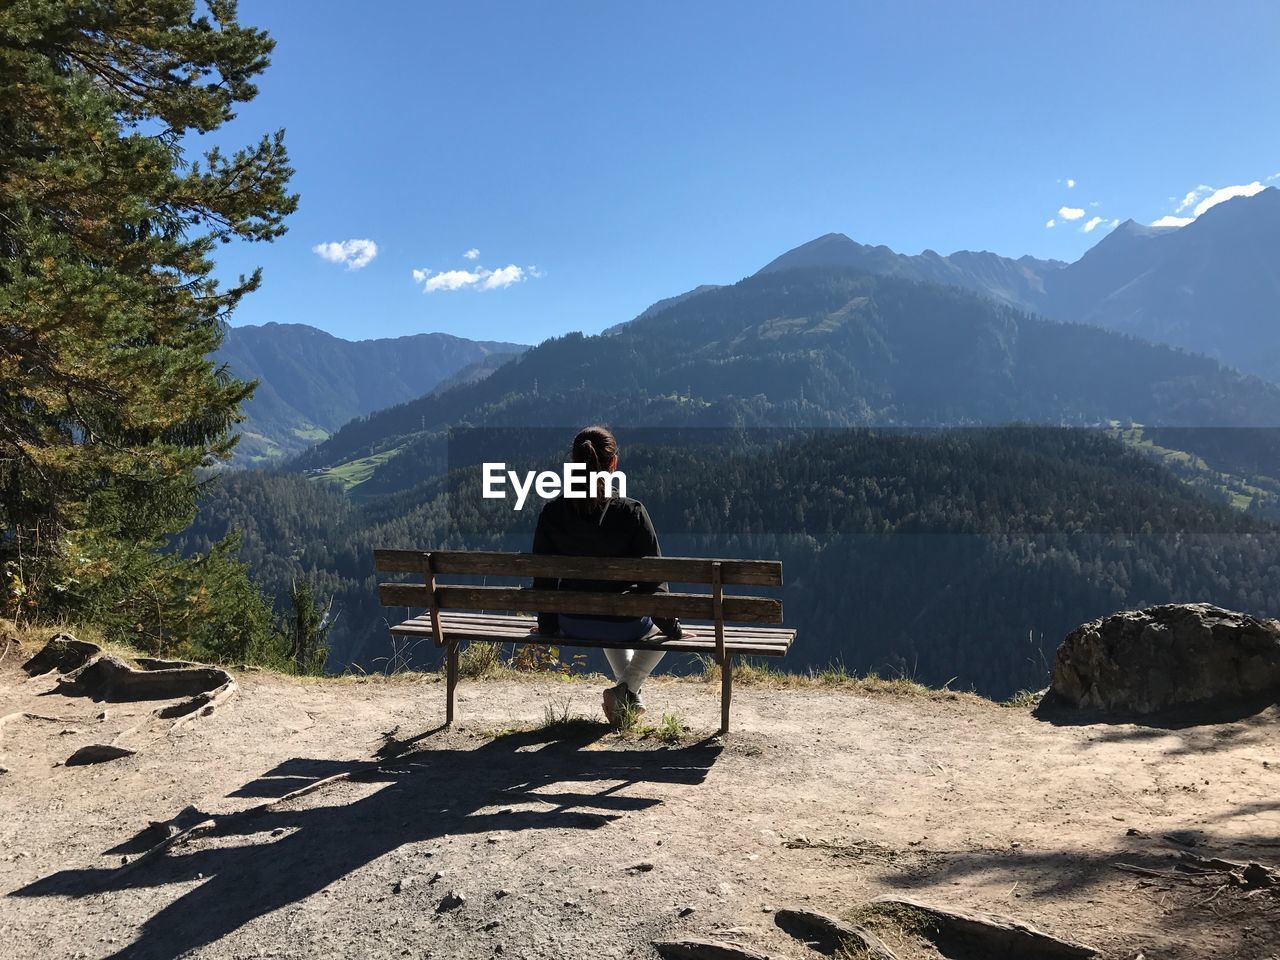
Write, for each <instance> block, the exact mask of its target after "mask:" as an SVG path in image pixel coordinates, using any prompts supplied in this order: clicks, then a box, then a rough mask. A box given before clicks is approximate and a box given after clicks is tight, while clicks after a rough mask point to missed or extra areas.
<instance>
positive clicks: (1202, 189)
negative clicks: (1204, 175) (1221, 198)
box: [1174, 183, 1213, 213]
mask: <svg viewBox="0 0 1280 960" xmlns="http://www.w3.org/2000/svg"><path fill="white" fill-rule="evenodd" d="M1207 193H1213V187H1210V186H1206V185H1205V184H1203V183H1202V184H1200V186H1198V187H1196V188H1195V189H1194V190H1188V191H1187V195H1186V196H1185V197H1183V198H1182V202H1181V203H1179V204H1178V209H1177V210H1175V211H1174V213H1181V212H1182V211H1183V210H1186V209H1187V208H1188V207H1193V206H1195V204H1196V201H1197V200H1199V199H1200V198H1201V197H1203V196H1204V195H1205V194H1207Z"/></svg>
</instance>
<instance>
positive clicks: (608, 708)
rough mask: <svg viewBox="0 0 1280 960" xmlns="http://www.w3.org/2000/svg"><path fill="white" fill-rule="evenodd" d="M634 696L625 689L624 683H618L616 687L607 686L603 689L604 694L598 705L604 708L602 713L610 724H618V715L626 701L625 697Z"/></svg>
mask: <svg viewBox="0 0 1280 960" xmlns="http://www.w3.org/2000/svg"><path fill="white" fill-rule="evenodd" d="M630 696H634V694H632V693H631V691H630V690H628V689H627V685H626V684H625V683H620V684H618V685H617V686H616V687H609V689H607V690H605V692H604V696H603V697H601V700H600V706H601V707H603V708H604V715H605V717H606V718H607V719H608V721H609V724H610V726H614V727H616V726H617V725H618V717H619V715H620V714H621V713H622V709H623V706H624V705H625V704H626V702H627V698H628V697H630Z"/></svg>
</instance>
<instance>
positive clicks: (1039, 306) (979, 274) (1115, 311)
mask: <svg viewBox="0 0 1280 960" xmlns="http://www.w3.org/2000/svg"><path fill="white" fill-rule="evenodd" d="M797 267H850V268H853V269H857V270H862V271H865V272H867V273H874V274H878V275H882V276H896V277H903V278H907V279H912V280H919V281H923V282H927V283H943V284H949V285H953V286H958V287H963V288H965V289H967V290H973V291H975V292H977V293H981V294H983V295H985V296H989V297H991V298H993V299H995V300H997V301H999V302H1001V303H1005V304H1009V305H1011V306H1016V307H1020V308H1022V309H1024V310H1028V311H1031V312H1034V313H1038V314H1040V315H1042V316H1045V317H1048V318H1050V319H1053V320H1066V321H1071V322H1075V323H1087V324H1093V325H1096V326H1099V327H1103V328H1105V329H1108V330H1115V331H1119V332H1121V333H1128V334H1132V335H1133V336H1136V337H1142V338H1143V339H1146V340H1151V341H1154V342H1157V343H1168V344H1172V345H1174V346H1178V347H1182V348H1184V349H1187V350H1191V351H1194V352H1196V353H1202V354H1204V355H1206V356H1209V357H1213V358H1215V359H1217V360H1220V361H1222V362H1223V363H1226V364H1229V365H1230V366H1234V367H1237V368H1239V369H1241V370H1244V371H1247V372H1250V373H1256V374H1258V375H1260V376H1264V377H1267V378H1269V379H1272V380H1275V381H1277V382H1280V190H1277V189H1275V188H1274V187H1270V188H1268V189H1266V190H1263V191H1262V192H1260V193H1258V194H1255V195H1254V196H1251V197H1236V198H1234V199H1232V200H1228V201H1226V202H1224V203H1220V204H1218V205H1217V206H1214V207H1212V208H1210V209H1209V210H1207V211H1205V212H1204V213H1203V214H1202V215H1201V216H1199V217H1198V218H1196V219H1195V220H1194V221H1192V222H1191V223H1189V224H1186V225H1185V226H1181V227H1153V226H1143V225H1141V224H1138V223H1136V222H1134V221H1133V220H1127V221H1125V222H1124V223H1122V224H1120V225H1119V226H1117V227H1116V229H1115V230H1113V231H1111V232H1110V233H1109V234H1107V235H1106V236H1105V237H1103V238H1102V240H1101V241H1099V242H1098V243H1097V244H1096V245H1095V246H1093V247H1092V248H1091V249H1090V250H1089V251H1088V252H1087V253H1085V254H1084V256H1083V257H1081V258H1080V259H1079V260H1077V261H1076V262H1075V263H1070V264H1068V263H1063V262H1061V261H1058V260H1037V259H1035V258H1034V257H1020V258H1019V259H1017V260H1012V259H1009V258H1007V257H1001V256H999V255H997V254H994V253H972V252H969V251H961V252H959V253H953V254H951V255H950V256H946V257H944V256H941V255H939V254H937V253H934V252H933V251H932V250H926V251H924V253H921V254H919V255H916V256H907V255H903V254H898V253H895V252H894V251H892V250H890V249H889V248H888V247H884V246H877V247H872V246H866V245H863V244H860V243H857V242H855V241H853V240H850V239H849V238H848V237H846V236H844V235H843V234H837V233H832V234H827V235H826V236H823V237H819V238H818V239H816V240H812V241H810V242H809V243H806V244H803V245H802V246H799V247H797V248H795V249H794V250H791V251H789V252H787V253H784V254H783V255H782V256H780V257H778V258H777V259H776V260H774V261H773V262H771V263H769V264H767V265H766V266H765V267H764V268H763V269H762V271H761V272H762V273H767V272H777V271H782V270H790V269H794V268H797Z"/></svg>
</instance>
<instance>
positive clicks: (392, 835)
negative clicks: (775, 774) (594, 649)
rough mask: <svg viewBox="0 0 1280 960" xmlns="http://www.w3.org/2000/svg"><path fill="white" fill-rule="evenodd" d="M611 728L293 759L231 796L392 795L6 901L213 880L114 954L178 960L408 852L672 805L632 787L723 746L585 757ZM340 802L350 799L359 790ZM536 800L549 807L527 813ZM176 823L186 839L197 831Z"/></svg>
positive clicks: (335, 806)
mask: <svg viewBox="0 0 1280 960" xmlns="http://www.w3.org/2000/svg"><path fill="white" fill-rule="evenodd" d="M604 729H605V728H603V727H600V728H596V727H588V726H579V727H573V728H570V729H567V730H563V731H543V730H539V731H531V732H520V733H512V734H508V735H504V736H501V737H498V738H496V739H494V740H492V741H488V742H486V743H484V744H482V745H481V746H479V747H476V748H474V749H456V748H452V747H442V748H439V749H427V750H417V751H414V752H411V753H404V754H401V755H398V756H396V757H394V758H391V759H388V760H385V761H382V762H379V763H370V762H368V761H353V762H349V763H345V764H342V763H339V764H337V765H335V764H334V763H333V762H331V761H324V760H308V759H304V758H295V759H292V760H286V761H285V762H283V763H281V764H279V765H278V766H277V767H275V768H273V769H272V770H269V771H267V772H266V773H264V774H263V775H262V776H260V777H258V778H256V779H255V780H253V781H252V782H250V783H248V784H246V785H245V786H243V787H241V788H239V789H238V790H236V791H235V792H234V793H233V796H246V797H261V796H272V795H275V796H281V795H283V793H284V792H286V791H285V790H282V789H280V788H281V787H283V786H284V784H285V783H287V784H288V789H290V790H292V789H297V787H298V786H299V785H300V784H302V783H304V782H306V781H310V782H315V781H318V780H320V779H323V778H325V777H330V776H333V775H334V774H338V773H347V774H349V775H350V778H351V780H352V781H353V782H355V783H357V784H382V786H381V787H379V788H377V789H376V791H375V792H373V793H368V792H364V794H363V795H362V796H361V797H360V798H359V799H356V800H354V801H351V802H345V803H344V802H337V803H334V802H333V801H332V800H331V799H330V802H329V803H326V802H325V801H326V799H327V798H326V793H325V792H324V791H320V792H316V793H312V794H310V795H308V796H306V797H304V798H300V799H299V800H297V801H290V802H288V803H286V804H282V805H280V806H277V807H268V808H266V809H264V810H259V811H255V810H248V811H244V812H241V813H234V814H229V815H226V816H221V817H218V818H217V824H218V825H217V828H216V829H215V830H214V831H213V833H212V834H206V835H205V836H204V837H202V838H200V839H199V840H195V841H193V842H192V845H191V846H189V847H177V848H174V849H173V850H171V851H169V852H166V853H165V854H163V855H161V856H157V857H156V858H154V859H153V860H148V861H145V862H143V863H140V864H138V866H137V868H136V869H131V870H129V871H127V872H121V871H119V870H117V869H92V868H90V869H79V870H63V871H59V872H57V873H54V874H51V875H50V876H47V877H43V878H41V879H39V880H37V881H35V882H33V883H31V884H29V885H27V886H26V887H23V888H20V889H18V890H15V891H13V892H12V893H11V894H10V896H14V897H45V896H87V895H90V894H95V895H101V894H103V893H110V892H112V891H120V890H131V889H142V888H162V887H165V886H167V885H170V884H174V883H184V884H186V883H190V882H192V881H194V880H197V879H198V878H200V877H203V878H205V879H204V880H203V882H201V883H200V884H199V885H198V886H196V887H194V888H193V889H190V890H188V891H187V892H186V893H184V894H182V895H181V896H179V897H178V898H177V899H176V900H174V901H172V902H171V903H168V904H167V905H166V906H163V907H161V908H160V909H159V910H158V911H157V912H156V913H154V914H153V915H152V916H151V917H150V918H149V919H147V920H146V921H145V922H144V923H143V925H142V927H141V929H140V931H139V933H138V937H137V939H136V940H135V941H134V942H133V943H132V944H129V945H128V946H126V947H124V948H123V949H121V950H120V951H119V952H117V953H115V954H113V955H112V957H113V958H115V960H123V958H125V957H129V958H132V960H145V958H169V957H174V956H179V955H183V954H185V953H186V952H187V951H190V950H194V949H196V948H198V947H201V946H205V945H207V944H211V943H214V942H216V941H217V940H219V939H221V938H222V937H224V936H226V935H228V934H230V933H232V932H234V931H235V930H237V929H239V928H240V927H242V926H244V925H245V924H246V923H249V922H250V921H252V920H254V919H256V918H257V917H260V916H263V915H265V914H268V913H271V912H272V911H275V910H279V909H281V908H282V907H286V906H288V905H290V904H292V903H297V902H299V901H301V900H304V899H306V898H307V897H310V896H312V895H313V894H316V893H318V892H319V891H320V890H323V889H324V888H325V887H327V886H329V885H330V884H332V883H335V882H337V881H339V880H341V879H342V878H344V877H346V876H348V875H349V874H351V873H353V872H355V871H357V870H359V869H360V868H361V867H364V866H366V865H368V864H370V863H372V862H373V861H374V860H376V859H378V858H379V857H382V856H384V855H386V854H388V853H390V852H392V851H394V850H396V849H398V848H400V847H402V846H404V845H406V844H416V843H425V842H430V841H434V840H440V839H444V838H448V837H458V836H466V835H474V834H484V833H488V832H491V831H495V830H502V831H525V830H594V829H598V828H601V827H604V826H606V825H607V824H609V823H611V822H613V821H615V820H617V819H619V818H621V817H623V816H625V815H626V814H628V813H635V812H638V811H642V810H646V809H648V808H650V807H652V806H654V805H656V804H659V803H661V802H662V800H661V798H660V797H658V796H652V795H645V794H644V793H643V792H641V793H640V794H636V793H629V792H626V791H627V789H628V788H630V787H643V785H645V784H653V785H658V784H666V785H688V786H696V785H698V784H700V783H702V782H703V781H704V780H705V779H706V777H707V774H708V773H709V772H710V770H711V767H712V766H713V765H714V763H715V761H716V759H717V757H718V756H719V754H720V750H721V746H720V743H719V741H718V740H706V741H702V742H699V743H695V744H692V745H688V746H684V747H679V748H672V749H655V750H644V749H627V750H609V749H594V750H593V749H588V748H589V747H590V746H591V745H592V744H593V743H594V742H595V741H597V740H599V739H600V737H601V736H602V735H603V732H604ZM415 739H419V738H415ZM336 792H338V793H340V794H345V795H349V794H350V788H347V789H346V790H343V789H342V788H340V787H339V788H338V790H337V791H336ZM530 802H537V803H538V804H540V805H541V806H540V807H539V808H537V809H530V808H528V806H527V804H528V803H530ZM295 804H296V806H295ZM522 804H523V805H525V806H524V808H521V809H513V807H516V806H519V805H522ZM184 817H185V819H186V820H187V821H191V822H199V820H200V819H201V817H202V815H201V814H200V812H199V811H195V810H193V809H192V808H187V809H186V810H184V811H183V812H182V813H181V814H180V815H179V818H178V819H182V818H184ZM175 825H176V826H178V827H179V829H181V828H182V827H185V826H188V825H190V823H176V824H175ZM156 833H157V827H156V826H154V825H152V826H148V827H147V828H145V829H144V830H142V831H140V832H139V834H138V835H137V836H136V837H134V838H132V839H131V840H129V841H125V842H124V843H122V844H120V845H118V846H116V847H115V848H113V850H114V851H121V850H131V851H138V850H142V849H146V848H148V847H149V846H151V845H152V843H154V842H157V841H158V840H159V839H163V837H164V835H165V833H164V832H163V831H162V832H160V833H159V835H158V836H157V835H156ZM149 834H150V835H149Z"/></svg>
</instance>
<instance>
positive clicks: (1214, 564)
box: [182, 428, 1280, 696]
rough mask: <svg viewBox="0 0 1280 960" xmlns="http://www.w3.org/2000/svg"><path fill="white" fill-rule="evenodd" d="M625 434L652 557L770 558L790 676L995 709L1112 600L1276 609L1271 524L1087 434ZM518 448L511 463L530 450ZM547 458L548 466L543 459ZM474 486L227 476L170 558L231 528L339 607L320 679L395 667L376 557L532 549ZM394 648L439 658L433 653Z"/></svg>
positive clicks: (521, 524) (528, 520) (278, 576)
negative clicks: (919, 683)
mask: <svg viewBox="0 0 1280 960" xmlns="http://www.w3.org/2000/svg"><path fill="white" fill-rule="evenodd" d="M518 433H522V431H510V432H505V431H497V432H493V433H490V432H488V431H481V432H480V433H479V435H478V438H479V439H480V440H482V441H486V442H489V443H501V442H502V438H503V437H504V436H508V437H509V436H514V435H516V434H518ZM523 433H526V435H527V432H523ZM538 436H539V437H550V436H551V434H549V433H543V434H538ZM619 438H620V441H621V443H622V444H623V456H624V463H623V466H624V468H625V469H626V471H627V474H628V480H629V492H630V493H631V494H632V495H634V496H637V497H639V498H640V499H641V500H643V501H644V502H645V503H646V505H647V506H648V508H649V510H650V512H651V514H652V515H653V518H654V521H655V523H656V525H657V527H658V529H659V531H660V532H661V534H662V539H663V545H664V550H665V552H667V553H669V554H698V555H723V556H745V557H778V558H781V559H782V560H783V562H784V567H785V570H786V586H785V587H784V588H783V590H782V593H781V596H782V598H783V600H784V603H785V607H786V611H787V620H788V622H789V623H793V624H795V625H796V626H798V627H799V628H800V631H801V640H800V642H799V643H798V644H797V646H796V648H795V651H794V653H793V654H792V658H791V660H790V666H792V667H796V668H799V667H804V666H818V665H824V664H827V663H829V662H832V661H840V662H842V663H844V664H845V665H846V666H848V667H850V668H856V669H859V670H865V669H880V670H887V671H890V672H893V671H902V672H906V673H910V674H912V675H914V676H918V677H919V678H921V679H923V680H926V681H928V682H932V683H942V682H945V681H947V680H950V679H952V678H955V682H956V684H958V685H960V686H965V687H968V686H974V687H976V688H977V689H979V690H980V691H982V692H984V693H987V694H992V695H997V696H1003V695H1008V694H1010V693H1012V692H1014V691H1015V690H1017V689H1019V688H1024V687H1032V686H1038V685H1042V682H1043V680H1044V677H1045V674H1046V662H1047V658H1048V657H1050V656H1051V654H1052V651H1053V649H1054V647H1055V646H1056V644H1057V643H1058V642H1059V641H1060V640H1061V638H1062V636H1063V635H1065V633H1066V632H1067V631H1068V630H1069V629H1071V628H1072V627H1074V626H1076V625H1077V624H1078V623H1080V622H1082V621H1084V620H1087V619H1090V618H1092V617H1095V616H1099V615H1101V614H1104V613H1107V612H1110V611H1113V610H1115V609H1119V608H1123V607H1127V606H1134V605H1139V604H1145V603H1151V602H1158V601H1165V600H1186V599H1197V600H1201V599H1202V600H1212V601H1214V602H1218V603H1222V604H1224V605H1226V606H1230V607H1236V608H1241V609H1246V610H1250V611H1254V612H1259V613H1267V614H1271V615H1274V614H1277V613H1280V605H1278V604H1277V601H1276V597H1277V596H1280V593H1277V589H1276V588H1277V587H1280V566H1278V565H1277V560H1276V553H1275V548H1276V546H1277V543H1278V542H1280V540H1278V539H1277V536H1276V534H1275V532H1274V529H1273V528H1272V527H1271V526H1269V525H1267V524H1265V523H1263V522H1261V521H1259V520H1256V519H1252V518H1250V517H1248V516H1246V515H1244V514H1242V513H1240V512H1238V511H1235V510H1232V509H1231V508H1229V507H1228V506H1227V505H1226V502H1225V499H1213V498H1209V497H1205V496H1203V495H1201V494H1199V493H1197V492H1195V491H1194V490H1192V489H1190V488H1189V487H1188V486H1186V485H1185V484H1183V483H1182V482H1180V481H1179V480H1178V479H1176V478H1175V477H1174V476H1173V475H1172V474H1170V473H1169V472H1167V471H1166V470H1165V469H1164V468H1163V467H1161V466H1160V465H1158V464H1157V463H1155V462H1153V461H1152V460H1151V459H1149V458H1147V457H1144V456H1142V455H1140V454H1138V453H1135V452H1132V451H1131V450H1129V449H1128V448H1126V447H1125V446H1124V445H1123V444H1122V443H1120V442H1119V441H1116V440H1114V439H1112V438H1110V437H1108V436H1107V435H1105V434H1103V433H1101V432H1096V431H1087V430H1075V429H1053V428H1006V429H971V430H950V431H926V432H923V433H921V432H912V431H894V430H890V431H883V430H863V429H853V430H843V429H837V430H819V431H816V432H814V431H795V432H793V431H758V432H751V431H748V432H745V433H744V432H737V431H717V430H705V431H704V430H692V431H688V432H687V433H686V434H685V435H684V436H679V437H676V438H674V439H675V440H676V441H677V442H678V443H679V445H678V446H670V445H667V444H665V443H663V432H662V431H635V432H633V434H631V435H629V434H628V433H627V431H620V434H619ZM562 439H564V440H567V436H566V437H564V438H562ZM544 447H545V444H544ZM518 448H519V444H518V443H515V442H513V443H512V450H511V451H510V452H511V453H513V454H515V456H513V457H512V459H513V460H515V459H517V458H520V459H523V455H524V454H525V453H528V452H530V449H531V448H526V449H518ZM493 452H494V453H495V454H496V455H502V454H503V451H502V450H494V451H493ZM541 452H542V455H543V456H544V457H545V458H546V459H545V460H543V464H544V465H548V464H549V463H550V462H553V461H554V460H555V459H556V453H557V452H558V451H557V450H556V449H555V448H551V449H544V450H542V451H541ZM477 486H478V479H477V473H476V471H475V470H474V469H473V468H460V472H458V473H455V475H454V476H453V477H451V478H450V482H448V483H446V482H443V481H440V480H437V481H433V482H430V483H427V484H425V485H423V486H421V487H419V488H417V489H415V490H412V491H407V492H405V493H403V494H398V495H393V496H389V497H384V498H380V499H378V500H375V501H372V502H370V503H368V504H366V505H364V506H359V507H351V506H350V505H349V504H348V502H347V501H346V500H345V499H344V498H343V497H342V496H341V495H340V494H339V493H338V492H336V490H335V489H334V488H332V487H327V486H324V485H318V484H315V483H310V482H308V481H307V480H305V479H303V478H302V477H299V476H296V475H288V474H265V473H250V474H241V475H235V476H228V477H226V478H225V479H224V481H223V483H222V485H221V486H220V487H218V488H216V489H215V490H214V491H213V492H212V493H211V495H210V498H209V500H208V501H207V502H206V504H205V506H204V507H203V509H202V511H201V516H200V520H199V521H198V522H197V525H196V527H195V528H193V530H192V531H191V532H189V533H188V534H187V535H186V537H185V538H184V540H183V542H182V546H183V547H184V548H187V549H191V548H198V547H200V546H201V545H203V544H205V543H207V542H212V541H215V540H216V539H217V538H218V537H220V536H222V535H223V533H224V532H225V531H227V530H228V529H231V528H239V529H241V530H243V531H244V547H245V556H246V557H247V559H249V560H250V562H251V564H252V565H253V567H254V568H255V569H257V570H259V571H260V573H261V574H262V575H263V576H265V577H267V578H268V581H269V583H268V586H274V587H275V588H276V589H280V588H281V587H283V586H284V585H286V584H287V582H288V580H289V578H291V577H293V576H296V575H299V574H305V575H306V576H307V577H309V578H311V579H312V580H313V582H314V583H315V584H316V586H317V588H318V589H319V590H320V591H321V592H322V593H324V594H333V595H334V596H335V597H336V604H335V609H337V610H338V611H339V620H338V625H337V627H336V629H335V631H334V633H333V635H332V637H331V640H332V641H333V644H334V648H333V652H332V655H331V659H330V667H331V668H334V667H341V666H342V665H344V664H346V663H348V662H354V663H358V664H360V665H362V666H364V667H365V668H368V669H377V668H378V667H379V665H380V658H387V657H389V656H390V655H391V641H390V639H389V637H388V636H387V634H386V619H387V618H394V619H399V618H401V617H402V616H403V614H404V611H403V610H382V609H380V608H379V607H378V605H377V598H376V591H375V578H374V575H373V565H372V550H373V548H374V547H381V546H390V547H423V546H433V547H470V548H477V547H493V548H503V549H527V546H528V543H529V540H530V538H531V533H532V525H533V523H534V521H535V519H536V505H535V508H529V509H526V510H525V511H524V512H523V513H518V514H517V513H513V512H512V511H511V510H510V507H509V506H506V505H504V504H502V503H495V502H494V501H482V500H481V499H480V497H479V493H478V489H477ZM410 653H411V655H412V656H413V657H415V658H416V661H417V662H428V663H429V662H433V658H434V656H435V654H434V652H433V651H432V650H431V649H430V645H429V644H426V645H420V646H418V647H416V648H414V649H413V650H412V651H410ZM381 662H382V663H383V665H385V660H382V661H381Z"/></svg>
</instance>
